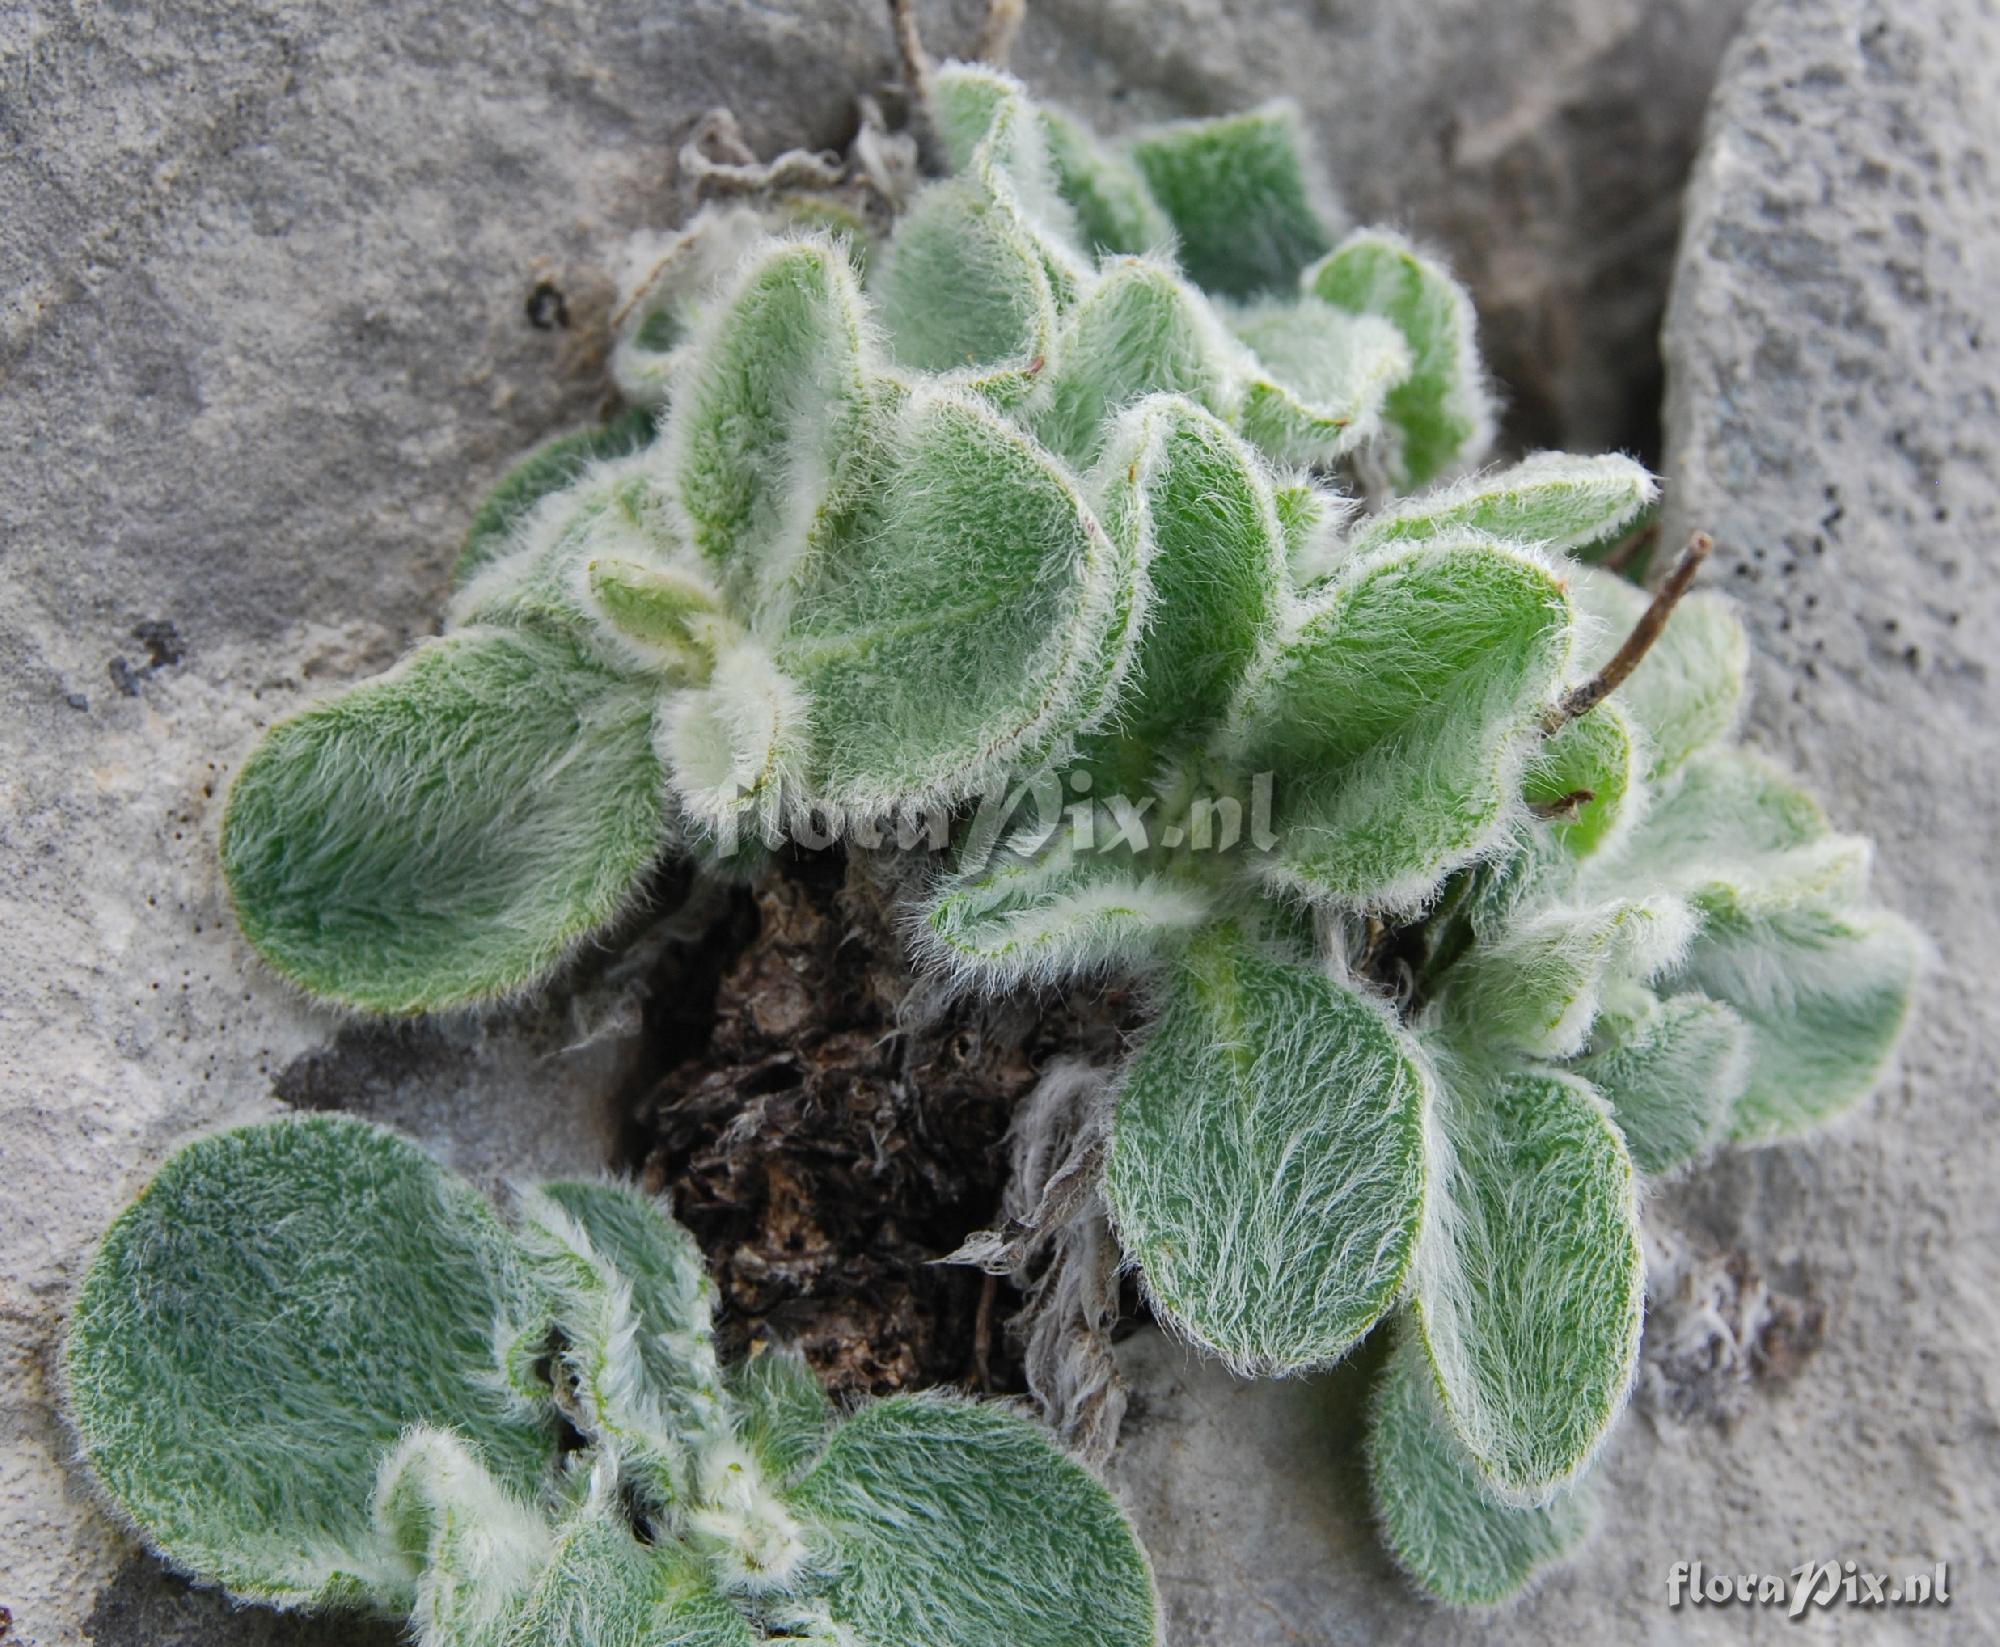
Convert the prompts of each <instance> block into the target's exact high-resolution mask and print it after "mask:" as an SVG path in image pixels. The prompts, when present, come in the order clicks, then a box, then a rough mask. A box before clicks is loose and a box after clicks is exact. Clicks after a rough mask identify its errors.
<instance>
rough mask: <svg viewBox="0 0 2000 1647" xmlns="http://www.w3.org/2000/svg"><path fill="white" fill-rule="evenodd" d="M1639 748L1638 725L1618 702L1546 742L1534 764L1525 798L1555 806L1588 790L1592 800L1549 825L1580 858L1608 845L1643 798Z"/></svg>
mask: <svg viewBox="0 0 2000 1647" xmlns="http://www.w3.org/2000/svg"><path fill="white" fill-rule="evenodd" d="M1638 763H1639V750H1638V746H1637V744H1636V742H1635V739H1634V733H1633V727H1632V723H1631V721H1630V720H1628V719H1627V718H1626V715H1625V712H1624V710H1623V709H1621V708H1620V707H1619V706H1618V705H1617V704H1616V703H1615V702H1612V701H1606V702H1604V703H1601V704H1599V705H1598V706H1597V707H1596V708H1595V709H1593V710H1591V711H1590V713H1589V714H1587V715H1581V716H1579V717H1578V718H1577V719H1575V720H1573V721H1570V722H1568V723H1567V724H1566V725H1565V726H1564V727H1563V728H1562V729H1561V730H1560V731H1559V732H1557V733H1556V734H1555V735H1554V736H1553V737H1551V738H1549V739H1547V740H1546V741H1545V742H1544V743H1543V744H1542V746H1541V748H1540V749H1539V750H1537V751H1536V752H1535V757H1534V759H1533V760H1532V761H1531V762H1530V763H1529V766H1528V771H1527V776H1526V781H1525V782H1524V783H1523V784H1522V786H1521V794H1522V798H1523V799H1524V800H1526V801H1527V802H1528V803H1529V804H1530V805H1536V804H1542V805H1555V804H1557V803H1559V802H1561V801H1563V800H1565V799H1566V798H1567V797H1569V796H1571V795H1576V794H1580V793H1583V792H1585V791H1588V793H1589V795H1590V799H1589V800H1587V801H1584V802H1582V803H1581V804H1580V805H1578V806H1576V807H1575V808H1574V810H1573V811H1572V812H1568V813H1565V814H1564V815H1563V816H1561V817H1558V818H1556V819H1554V820H1553V821H1551V822H1550V824H1549V829H1550V832H1551V833H1552V834H1553V835H1554V836H1555V838H1556V839H1557V840H1558V841H1560V842H1561V843H1562V844H1563V846H1564V847H1565V848H1567V849H1568V851H1569V852H1570V853H1571V854H1572V855H1573V856H1575V857H1578V858H1588V857H1589V856H1591V855H1592V854H1593V853H1595V852H1597V851H1599V850H1600V849H1601V848H1603V847H1604V846H1605V845H1607V844H1608V843H1609V842H1610V841H1611V840H1612V839H1613V838H1614V837H1615V836H1616V835H1617V834H1618V832H1619V829H1620V828H1621V826H1622V825H1624V824H1625V823H1626V822H1627V821H1628V819H1629V817H1630V809H1631V808H1632V807H1633V806H1634V805H1635V804H1636V803H1637V802H1638V801H1639V800H1640V799H1641V789H1640V785H1641V779H1640V775H1639V771H1638Z"/></svg>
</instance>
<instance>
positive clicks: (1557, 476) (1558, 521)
mask: <svg viewBox="0 0 2000 1647" xmlns="http://www.w3.org/2000/svg"><path fill="white" fill-rule="evenodd" d="M1658 495H1659V487H1658V486H1657V485H1656V484H1655V483H1654V481H1653V477H1652V476H1651V475H1649V474H1648V473H1647V472H1646V470H1645V468H1644V467H1643V466H1642V465H1640V464H1637V463H1634V462H1633V461H1632V460H1631V459H1630V458H1626V457H1618V456H1616V455H1606V456H1602V457H1572V456H1570V455H1569V454H1568V453H1567V452H1538V453H1537V454H1536V455H1535V456H1533V457H1531V458H1527V459H1525V460H1524V461H1522V462H1520V463H1516V464H1513V465H1511V466H1510V467H1508V468H1505V469H1501V470H1498V471H1496V472H1494V473H1492V474H1486V475H1474V476H1471V477H1468V478H1467V479H1465V480H1462V481H1459V482H1457V483H1456V484H1454V485H1451V486H1447V487H1442V488H1440V489H1439V490H1437V491H1434V492H1427V493H1424V494H1423V495H1422V496H1420V497H1415V498H1412V499H1410V500H1409V501H1408V502H1405V503H1401V504H1396V505H1394V506H1392V507H1390V508H1388V509H1385V510H1383V511H1382V512H1381V513H1380V514H1378V515H1376V516H1374V517H1373V518H1372V519H1371V520H1369V521H1368V522H1367V523H1366V524H1365V525H1364V526H1363V527H1362V528H1361V530H1360V531H1359V532H1357V533H1356V534H1355V539H1354V548H1355V551H1356V552H1357V553H1358V552H1360V551H1362V550H1365V549H1372V548H1375V547H1376V546H1378V545H1380V544H1385V543H1407V542H1413V541H1416V540H1419V539H1423V538H1433V537H1438V536H1440V535H1442V534H1448V533H1455V532H1463V531H1476V532H1487V533H1490V534H1492V535H1493V536H1494V537H1496V538H1505V539H1507V540H1508V541H1510V542H1513V543H1533V544H1539V545H1540V546H1541V547H1543V548H1544V549H1548V550H1551V551H1564V552H1567V551H1569V550H1573V549H1577V548H1581V547H1583V546H1585V545H1588V544H1593V543H1599V542H1602V541H1603V540H1604V539H1606V538H1609V537H1610V536H1612V534H1614V533H1617V532H1622V531H1624V530H1626V529H1627V528H1628V527H1630V526H1632V525H1633V524H1634V523H1636V522H1637V521H1638V519H1639V517H1640V516H1641V515H1642V514H1644V513H1645V511H1646V509H1647V508H1648V507H1649V506H1650V505H1651V503H1652V501H1653V499H1654V498H1655V497H1657V496H1658ZM1603 575H1604V576H1607V577H1608V576H1610V574H1608V573H1607V574H1603ZM1593 581H1594V580H1593ZM1635 593H1636V591H1635ZM1644 604H1645V603H1644V600H1643V598H1641V599H1640V601H1639V605H1640V606H1643V605H1644ZM1578 605H1579V606H1584V605H1586V603H1585V602H1584V601H1583V599H1582V597H1580V596H1579V597H1578ZM1632 615H1633V617H1635V618H1636V617H1637V615H1638V614H1637V612H1636V611H1635V612H1634V613H1633V614H1632ZM1630 628H1631V623H1630V622H1629V621H1628V622H1626V623H1625V624H1624V625H1623V626H1622V627H1621V628H1620V629H1619V631H1618V634H1617V636H1616V637H1615V639H1614V640H1613V641H1612V645H1613V646H1616V644H1617V642H1618V641H1621V640H1623V639H1624V638H1625V633H1626V631H1627V630H1629V629H1630ZM1606 655H1607V656H1608V655H1609V654H1608V652H1607V654H1606ZM1597 661H1599V662H1601V661H1602V660H1601V659H1599V660H1597ZM1594 666H1595V665H1594V664H1593V667H1594Z"/></svg>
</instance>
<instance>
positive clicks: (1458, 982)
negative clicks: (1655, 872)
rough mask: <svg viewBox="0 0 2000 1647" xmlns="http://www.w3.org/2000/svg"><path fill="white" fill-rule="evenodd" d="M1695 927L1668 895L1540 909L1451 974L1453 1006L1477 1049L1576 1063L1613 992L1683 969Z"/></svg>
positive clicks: (1477, 950)
mask: <svg viewBox="0 0 2000 1647" xmlns="http://www.w3.org/2000/svg"><path fill="white" fill-rule="evenodd" d="M1695 924H1696V923H1695V917H1694V912H1693V911H1692V910H1691V909H1689V908H1688V906H1687V905H1686V904H1684V903H1682V902H1681V901H1680V900H1679V899H1678V898H1673V897H1669V896H1666V895H1664V894H1659V893H1655V894H1654V895H1652V896H1650V897H1646V898H1616V899H1612V900H1610V901H1609V902H1606V903H1603V904H1595V905H1576V904H1555V905H1552V906H1549V907H1546V908H1542V909H1538V910H1536V911H1534V912H1533V913H1532V914H1529V915H1525V916H1523V917H1522V918H1520V919H1517V920H1515V921H1514V922H1512V923H1510V924H1509V925H1508V926H1507V928H1506V929H1505V930H1504V931H1502V932H1500V933H1498V934H1496V935H1495V936H1493V937H1492V938H1491V939H1489V940H1488V941H1487V942H1485V943H1482V944H1479V945H1478V946H1476V947H1475V949H1474V950H1473V952H1472V953H1471V954H1470V955H1468V956H1467V957H1466V958H1465V959H1464V960H1463V961H1461V962H1460V963H1459V964H1458V965H1457V966H1456V967H1454V968H1453V969H1452V970H1451V972H1450V973H1449V974H1448V988H1447V1005H1448V1008H1449V1010H1450V1012H1451V1015H1452V1017H1453V1019H1454V1021H1455V1022H1457V1023H1458V1024H1460V1025H1462V1026H1463V1028H1464V1032H1465V1033H1466V1034H1467V1035H1468V1036H1470V1037H1472V1038H1474V1039H1475V1040H1477V1041H1480V1042H1491V1043H1498V1044H1500V1045H1504V1046H1508V1047H1511V1048H1513V1049H1514V1050H1516V1051H1519V1052H1525V1053H1528V1054H1530V1055H1532V1056H1535V1057H1540V1058H1556V1059H1561V1058H1570V1057H1574V1056H1575V1055H1576V1054H1577V1053H1579V1052H1581V1051H1582V1050H1583V1045H1584V1042H1585V1040H1586V1039H1587V1038H1588V1036H1589V1034H1590V1027H1591V1025H1592V1024H1593V1023H1595V1022H1596V1019H1597V1009H1598V1002H1599V1000H1600V999H1601V997H1602V994H1603V991H1604V989H1605V987H1606V985H1607V984H1615V983H1619V982H1632V983H1643V982H1644V981H1645V980H1647V979H1649V978H1652V977H1655V976H1657V975H1658V974H1659V973H1660V972H1662V971H1664V970H1666V969H1667V968H1668V967H1671V966H1673V965H1675V964H1676V963H1678V962H1679V961H1680V960H1681V958H1682V957H1683V956H1684V955H1685V954H1686V953H1687V948H1688V943H1689V941H1690V939H1692V937H1693V936H1694V929H1695Z"/></svg>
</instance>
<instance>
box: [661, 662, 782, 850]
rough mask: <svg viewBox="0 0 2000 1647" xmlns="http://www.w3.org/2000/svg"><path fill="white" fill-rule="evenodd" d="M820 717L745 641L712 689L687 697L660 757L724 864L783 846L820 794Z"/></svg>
mask: <svg viewBox="0 0 2000 1647" xmlns="http://www.w3.org/2000/svg"><path fill="white" fill-rule="evenodd" d="M812 734H813V727H812V710H811V706H810V705H809V704H808V702H807V699H806V695H805V693H804V691H803V689H801V687H800V686H799V685H798V683H797V682H796V681H794V680H793V679H792V678H791V677H790V676H789V675H788V674H786V673H785V671H784V670H783V669H782V668H780V667H779V665H778V663H777V662H776V660H774V659H773V658H772V657H771V655H770V653H769V652H768V651H766V650H765V649H764V648H763V647H762V646H760V645H758V644H757V643H756V642H754V641H741V642H738V643H736V644H734V645H732V646H729V647H728V648H727V649H726V650H724V651H723V652H722V653H721V654H720V656H718V657H717V659H716V664H715V671H714V673H713V674H712V675H711V676H710V677H709V680H708V684H707V685H706V686H703V687H702V688H700V689H699V690H697V691H693V692H685V693H682V694H681V695H680V696H679V697H678V698H677V699H675V700H674V702H673V705H672V707H671V710H670V712H669V714H668V718H667V722H666V726H665V728H664V731H663V735H662V737H661V738H660V749H661V752H662V754H663V755H664V756H665V759H666V766H667V775H668V781H669V783H670V784H671V786H672V789H673V794H674V799H675V800H676V801H678V802H679V803H680V805H681V807H682V808H683V809H684V810H685V812H686V813H687V815H688V817H689V818H691V819H692V820H693V821H694V822H695V823H696V824H697V825H698V826H700V828H701V829H703V830H704V831H706V832H707V837H708V839H709V840H710V842H711V843H712V844H713V845H714V846H715V848H716V850H718V851H720V852H721V853H722V855H723V856H724V857H728V856H730V855H732V854H733V853H735V852H736V851H737V850H738V849H739V848H740V847H741V846H743V845H746V844H747V845H752V846H754V845H755V844H756V843H757V842H762V843H764V844H765V845H769V846H776V845H777V844H778V842H779V839H780V838H781V831H782V828H783V825H784V822H785V821H786V820H787V819H788V818H790V817H792V816H794V815H795V814H796V812H797V810H798V808H799V807H800V806H801V805H802V804H803V802H804V798H805V796H806V795H807V794H808V793H809V792H810V788H811V772H812V760H813V753H812Z"/></svg>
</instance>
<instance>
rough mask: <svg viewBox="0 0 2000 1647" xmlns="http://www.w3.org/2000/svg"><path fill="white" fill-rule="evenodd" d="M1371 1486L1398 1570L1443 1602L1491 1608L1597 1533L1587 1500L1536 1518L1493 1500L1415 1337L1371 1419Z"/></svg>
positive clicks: (1557, 1502) (1401, 1341)
mask: <svg viewBox="0 0 2000 1647" xmlns="http://www.w3.org/2000/svg"><path fill="white" fill-rule="evenodd" d="M1368 1477H1369V1485H1370V1486H1371V1488H1372V1489H1373V1493H1374V1499H1375V1512H1376V1516H1377V1519H1378V1520H1379V1521H1380V1523H1381V1526H1382V1536H1383V1538H1384V1540H1385V1541H1386V1542H1387V1544H1388V1546H1389V1551H1390V1553H1391V1554H1392V1555H1393V1556H1394V1557H1395V1558H1396V1562H1397V1564H1398V1565H1399V1566H1400V1567H1402V1569H1403V1570H1404V1571H1405V1572H1406V1573H1408V1574H1409V1575H1410V1577H1411V1578H1412V1579H1414V1580H1415V1581H1416V1583H1418V1584H1419V1585H1421V1586H1422V1587H1423V1588H1424V1589H1425V1590H1427V1591H1429V1592H1430V1594H1432V1595H1434V1596H1436V1597H1437V1598H1438V1600H1440V1601H1444V1602H1448V1603H1450V1604H1451V1605H1453V1606H1459V1607H1475V1606H1491V1605H1493V1604H1494V1603H1496V1602H1501V1601H1505V1600H1507V1599H1508V1598H1509V1597H1510V1596H1512V1595H1514V1594H1515V1593H1516V1592H1517V1591H1519V1590H1520V1589H1521V1588H1522V1587H1523V1586H1524V1585H1526V1584H1527V1582H1528V1581H1529V1579H1530V1578H1532V1577H1533V1576H1534V1574H1535V1573H1536V1572H1537V1571H1538V1570H1539V1569H1541V1568H1543V1567H1546V1566H1547V1565H1548V1564H1549V1563H1551V1562H1554V1561H1558V1560H1560V1559H1561V1558H1562V1557H1563V1556H1564V1555H1566V1554H1567V1553H1568V1552H1569V1551H1570V1550H1571V1549H1572V1548H1574V1547H1575V1545H1576V1544H1577V1543H1578V1541H1579V1540H1581V1539H1582V1537H1583V1536H1584V1534H1585V1533H1586V1532H1587V1531H1588V1530H1589V1526H1590V1508H1589V1504H1588V1502H1587V1496H1586V1495H1585V1494H1584V1493H1583V1492H1582V1491H1581V1490H1579V1489H1574V1488H1573V1489H1568V1490H1565V1491H1564V1492H1561V1493H1559V1494H1558V1495H1557V1496H1556V1497H1555V1498H1554V1499H1553V1500H1552V1501H1551V1502H1550V1503H1548V1504H1547V1505H1544V1506H1541V1507H1539V1508H1535V1509H1519V1508H1516V1507H1514V1506H1512V1505H1507V1504H1502V1503H1500V1502H1498V1501H1497V1500H1495V1499H1494V1498H1492V1497H1491V1496H1490V1495H1489V1494H1488V1493H1487V1491H1486V1489H1485V1487H1484V1485H1483V1484H1482V1482H1481V1480H1480V1476H1479V1472H1478V1470H1477V1469H1476V1468H1475V1467H1474V1465H1473V1463H1472V1460H1471V1459H1470V1458H1469V1457H1468V1456H1467V1455H1466V1451H1465V1448H1464V1447H1463V1446H1462V1445H1461V1444H1460V1443H1459V1440H1458V1438H1457V1436H1455V1435H1454V1434H1453V1433H1452V1429H1451V1424H1450V1422H1449V1420H1447V1418H1446V1417H1445V1414H1444V1410H1443V1409H1442V1408H1441V1407H1440V1406H1439V1405H1438V1399H1437V1392H1436V1389H1435V1386H1434V1384H1433V1381H1432V1378H1431V1370H1430V1365H1429V1363H1428V1362H1427V1361H1426V1360H1425V1359H1424V1353H1423V1347H1422V1345H1421V1344H1420V1343H1419V1341H1418V1339H1417V1335H1416V1333H1415V1332H1414V1331H1405V1332H1401V1333H1399V1334H1398V1335H1397V1345H1396V1349H1395V1350H1394V1352H1393V1353H1392V1355H1391V1357H1390V1359H1389V1362H1388V1364H1387V1365H1386V1366H1384V1367H1383V1369H1382V1376H1381V1384H1380V1386H1379V1387H1378V1388H1377V1390H1376V1392H1375V1397H1374V1402H1373V1405H1372V1407H1371V1409H1370V1414H1369V1427H1368Z"/></svg>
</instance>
